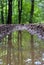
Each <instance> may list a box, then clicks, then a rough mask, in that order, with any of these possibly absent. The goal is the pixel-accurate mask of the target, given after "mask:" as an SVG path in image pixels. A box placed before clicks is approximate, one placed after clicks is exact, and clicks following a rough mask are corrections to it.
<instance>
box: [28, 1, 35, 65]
mask: <svg viewBox="0 0 44 65" xmlns="http://www.w3.org/2000/svg"><path fill="white" fill-rule="evenodd" d="M33 14H34V0H31V11H30V20H29V23H33ZM30 43H31V58H32V65H34V39H33V35H31V41H30Z"/></svg>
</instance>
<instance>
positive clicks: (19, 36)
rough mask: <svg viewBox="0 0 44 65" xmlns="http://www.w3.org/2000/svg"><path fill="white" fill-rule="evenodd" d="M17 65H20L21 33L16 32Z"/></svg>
mask: <svg viewBox="0 0 44 65" xmlns="http://www.w3.org/2000/svg"><path fill="white" fill-rule="evenodd" d="M18 65H21V31H19V32H18Z"/></svg>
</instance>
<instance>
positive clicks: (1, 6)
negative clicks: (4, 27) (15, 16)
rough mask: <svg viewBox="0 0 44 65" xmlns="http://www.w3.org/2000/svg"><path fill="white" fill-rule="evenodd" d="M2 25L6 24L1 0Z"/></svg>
mask: <svg viewBox="0 0 44 65" xmlns="http://www.w3.org/2000/svg"><path fill="white" fill-rule="evenodd" d="M1 23H2V24H4V12H3V1H2V0H1Z"/></svg>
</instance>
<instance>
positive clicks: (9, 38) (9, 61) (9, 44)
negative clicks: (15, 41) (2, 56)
mask: <svg viewBox="0 0 44 65" xmlns="http://www.w3.org/2000/svg"><path fill="white" fill-rule="evenodd" d="M11 38H12V37H11V34H9V36H8V48H7V65H8V64H9V65H11V47H12V40H11Z"/></svg>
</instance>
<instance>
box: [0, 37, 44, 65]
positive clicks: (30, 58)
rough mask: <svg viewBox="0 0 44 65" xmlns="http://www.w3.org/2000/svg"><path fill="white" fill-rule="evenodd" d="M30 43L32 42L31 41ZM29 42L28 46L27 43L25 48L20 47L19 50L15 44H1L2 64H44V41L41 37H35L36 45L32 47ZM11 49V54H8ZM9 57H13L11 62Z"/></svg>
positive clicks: (0, 60) (0, 55)
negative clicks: (9, 45)
mask: <svg viewBox="0 0 44 65" xmlns="http://www.w3.org/2000/svg"><path fill="white" fill-rule="evenodd" d="M34 38H35V37H34ZM3 43H4V42H3ZM3 43H2V44H3ZM25 43H26V42H25ZM28 43H29V44H30V42H28ZM29 44H28V46H27V45H25V46H27V47H25V48H23V47H20V48H19V50H18V47H16V46H14V45H13V47H11V48H8V46H7V43H6V44H5V43H4V44H3V45H1V46H0V65H10V64H11V65H44V42H43V41H41V40H39V39H34V47H32V48H31V45H29ZM9 49H11V54H9V55H7V54H8V51H9ZM7 58H8V60H7ZM9 58H10V59H11V62H10V63H9V61H10V60H9Z"/></svg>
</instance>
